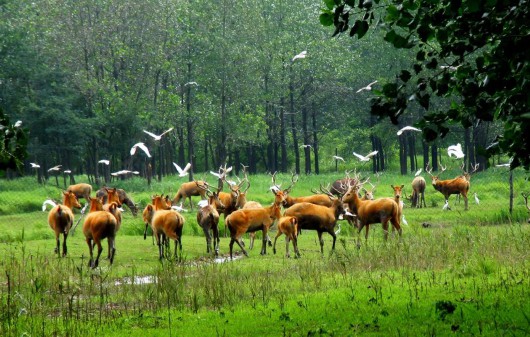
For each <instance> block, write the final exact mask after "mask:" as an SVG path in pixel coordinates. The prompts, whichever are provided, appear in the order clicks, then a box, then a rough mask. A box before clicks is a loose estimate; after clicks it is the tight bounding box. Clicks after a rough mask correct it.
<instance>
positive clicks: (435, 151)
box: [431, 144, 438, 171]
mask: <svg viewBox="0 0 530 337" xmlns="http://www.w3.org/2000/svg"><path fill="white" fill-rule="evenodd" d="M431 159H432V163H431V168H432V170H433V171H438V146H437V145H436V144H434V145H432V146H431Z"/></svg>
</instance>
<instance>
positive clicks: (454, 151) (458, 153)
mask: <svg viewBox="0 0 530 337" xmlns="http://www.w3.org/2000/svg"><path fill="white" fill-rule="evenodd" d="M447 154H448V155H449V157H452V156H453V155H454V156H455V158H456V159H462V158H464V152H462V145H461V144H460V143H458V144H456V145H451V146H449V147H448V148H447Z"/></svg>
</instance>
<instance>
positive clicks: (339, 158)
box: [333, 156, 344, 161]
mask: <svg viewBox="0 0 530 337" xmlns="http://www.w3.org/2000/svg"><path fill="white" fill-rule="evenodd" d="M333 159H335V160H340V161H344V158H342V157H339V156H333Z"/></svg>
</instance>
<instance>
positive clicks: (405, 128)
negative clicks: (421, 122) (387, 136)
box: [397, 126, 421, 136]
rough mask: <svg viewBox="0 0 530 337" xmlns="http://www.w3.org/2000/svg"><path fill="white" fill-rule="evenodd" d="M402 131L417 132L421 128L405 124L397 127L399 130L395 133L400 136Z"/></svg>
mask: <svg viewBox="0 0 530 337" xmlns="http://www.w3.org/2000/svg"><path fill="white" fill-rule="evenodd" d="M404 131H418V132H421V129H418V128H415V127H413V126H405V127H404V128H401V129H399V131H398V132H397V135H398V136H401V134H402V133H403V132H404Z"/></svg>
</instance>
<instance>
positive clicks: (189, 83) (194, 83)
mask: <svg viewBox="0 0 530 337" xmlns="http://www.w3.org/2000/svg"><path fill="white" fill-rule="evenodd" d="M188 85H196V86H199V85H198V84H197V82H187V83H184V86H185V87H186V86H188Z"/></svg>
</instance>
